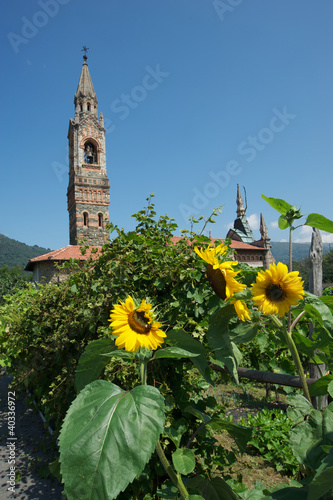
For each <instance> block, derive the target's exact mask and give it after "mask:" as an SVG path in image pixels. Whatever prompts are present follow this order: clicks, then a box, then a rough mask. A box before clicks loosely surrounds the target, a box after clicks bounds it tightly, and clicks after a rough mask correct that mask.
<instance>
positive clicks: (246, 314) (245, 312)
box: [231, 300, 251, 321]
mask: <svg viewBox="0 0 333 500" xmlns="http://www.w3.org/2000/svg"><path fill="white" fill-rule="evenodd" d="M231 303H232V304H233V306H234V308H235V311H236V313H237V316H238V317H239V319H241V320H242V321H245V319H251V316H250V311H249V308H248V307H247V305H246V304H245V302H243V301H242V300H232V301H231Z"/></svg>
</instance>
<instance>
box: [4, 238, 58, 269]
mask: <svg viewBox="0 0 333 500" xmlns="http://www.w3.org/2000/svg"><path fill="white" fill-rule="evenodd" d="M47 252H51V249H50V248H42V247H39V246H38V245H34V246H30V245H26V244H25V243H21V242H20V241H16V240H13V239H11V238H8V237H7V236H5V235H4V234H0V267H2V266H8V267H13V266H19V267H20V268H21V269H23V267H24V266H25V265H26V264H27V263H28V261H29V259H33V258H34V257H37V256H38V255H43V254H44V253H47Z"/></svg>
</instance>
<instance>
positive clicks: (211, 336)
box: [207, 304, 241, 382]
mask: <svg viewBox="0 0 333 500" xmlns="http://www.w3.org/2000/svg"><path fill="white" fill-rule="evenodd" d="M233 316H235V308H234V306H233V305H231V304H226V305H224V306H223V307H221V309H219V310H218V311H217V312H216V313H215V314H214V315H213V316H211V317H210V319H209V327H208V331H207V340H208V343H209V346H210V348H211V349H213V351H214V353H215V356H216V358H217V359H218V361H220V362H221V363H223V364H224V365H226V367H227V368H228V370H229V371H230V373H231V374H232V375H233V377H234V378H235V380H236V381H237V382H238V373H237V368H238V366H239V363H240V359H241V354H240V352H239V350H238V348H237V347H236V345H235V344H234V343H233V342H232V341H231V339H230V335H229V321H230V319H231V318H232V317H233Z"/></svg>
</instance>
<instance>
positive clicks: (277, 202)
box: [261, 194, 292, 215]
mask: <svg viewBox="0 0 333 500" xmlns="http://www.w3.org/2000/svg"><path fill="white" fill-rule="evenodd" d="M261 197H262V198H263V199H264V200H265V201H267V203H269V205H270V206H271V207H273V208H275V210H277V211H278V212H279V213H280V214H282V215H286V213H287V212H288V210H290V209H291V208H292V205H290V204H289V203H287V202H286V201H284V200H281V199H280V198H269V197H267V196H265V195H264V194H262V195H261Z"/></svg>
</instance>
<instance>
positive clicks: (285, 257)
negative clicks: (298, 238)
mask: <svg viewBox="0 0 333 500" xmlns="http://www.w3.org/2000/svg"><path fill="white" fill-rule="evenodd" d="M271 245H272V248H271V252H272V254H273V257H274V259H275V262H284V263H285V264H287V263H288V262H289V243H288V242H284V241H271ZM310 245H311V244H310V243H293V255H292V259H293V261H299V260H303V259H305V258H306V257H309V252H310ZM331 249H333V245H332V244H331V243H323V253H328V252H329V251H330V250H331Z"/></svg>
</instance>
